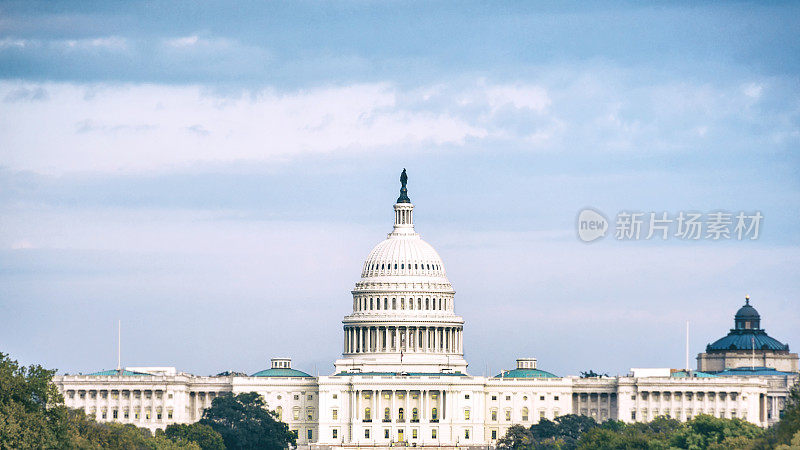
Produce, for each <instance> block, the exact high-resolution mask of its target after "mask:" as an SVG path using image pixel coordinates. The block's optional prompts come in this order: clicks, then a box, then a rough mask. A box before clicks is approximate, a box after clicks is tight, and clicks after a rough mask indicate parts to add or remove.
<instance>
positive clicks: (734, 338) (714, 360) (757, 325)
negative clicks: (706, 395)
mask: <svg viewBox="0 0 800 450" xmlns="http://www.w3.org/2000/svg"><path fill="white" fill-rule="evenodd" d="M733 323H734V324H733V328H732V329H731V330H730V331H729V332H728V334H727V335H726V336H724V337H722V338H720V339H717V340H716V341H714V342H713V343H711V344H708V345H707V346H706V351H705V352H704V353H700V354H698V355H697V370H699V371H701V372H708V373H719V372H723V371H726V370H731V369H738V368H748V369H750V370H751V371H754V370H755V369H773V370H775V371H778V372H789V373H792V372H793V373H796V372H797V371H798V357H797V353H790V352H789V344H783V343H781V342H780V341H778V340H777V339H775V338H773V337H771V336H770V335H768V334H767V332H766V330H764V329H763V328H761V315H760V314H759V313H758V311H756V309H755V308H754V307H753V306H752V305H751V304H750V296H749V295H748V296H746V297H745V304H744V305H743V306H742V307H741V308H739V310H738V311H737V312H736V315H735V316H734V318H733ZM767 371H768V370H767ZM736 373H739V372H736ZM764 373H766V372H764Z"/></svg>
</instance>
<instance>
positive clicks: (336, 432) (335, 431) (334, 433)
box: [331, 428, 339, 439]
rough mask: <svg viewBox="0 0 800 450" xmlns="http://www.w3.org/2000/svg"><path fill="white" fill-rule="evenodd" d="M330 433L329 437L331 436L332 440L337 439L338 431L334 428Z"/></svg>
mask: <svg viewBox="0 0 800 450" xmlns="http://www.w3.org/2000/svg"><path fill="white" fill-rule="evenodd" d="M331 433H332V434H331V436H333V438H334V439H338V438H339V430H337V429H336V428H334V429H333V431H332V432H331Z"/></svg>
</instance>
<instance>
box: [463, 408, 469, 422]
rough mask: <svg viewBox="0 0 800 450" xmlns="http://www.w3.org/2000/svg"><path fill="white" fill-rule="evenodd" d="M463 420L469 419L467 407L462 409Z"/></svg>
mask: <svg viewBox="0 0 800 450" xmlns="http://www.w3.org/2000/svg"><path fill="white" fill-rule="evenodd" d="M464 420H469V409H465V410H464Z"/></svg>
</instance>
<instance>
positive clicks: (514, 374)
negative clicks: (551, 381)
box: [495, 369, 558, 378]
mask: <svg viewBox="0 0 800 450" xmlns="http://www.w3.org/2000/svg"><path fill="white" fill-rule="evenodd" d="M495 378H558V375H554V374H552V373H550V372H547V371H544V370H539V369H514V370H509V371H508V372H505V373H500V374H497V375H495Z"/></svg>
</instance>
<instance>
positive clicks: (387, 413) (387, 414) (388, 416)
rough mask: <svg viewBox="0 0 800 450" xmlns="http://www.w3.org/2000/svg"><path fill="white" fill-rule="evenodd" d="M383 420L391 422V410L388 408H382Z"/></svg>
mask: <svg viewBox="0 0 800 450" xmlns="http://www.w3.org/2000/svg"><path fill="white" fill-rule="evenodd" d="M383 421H384V422H391V421H392V410H391V409H389V408H384V409H383Z"/></svg>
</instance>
